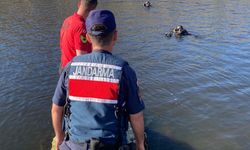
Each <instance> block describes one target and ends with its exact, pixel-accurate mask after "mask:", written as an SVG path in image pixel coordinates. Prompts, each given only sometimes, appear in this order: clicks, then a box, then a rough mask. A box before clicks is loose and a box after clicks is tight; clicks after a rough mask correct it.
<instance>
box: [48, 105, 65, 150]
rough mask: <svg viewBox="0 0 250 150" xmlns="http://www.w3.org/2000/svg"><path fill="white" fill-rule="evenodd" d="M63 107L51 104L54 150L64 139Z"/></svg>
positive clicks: (57, 148)
mask: <svg viewBox="0 0 250 150" xmlns="http://www.w3.org/2000/svg"><path fill="white" fill-rule="evenodd" d="M63 110H64V107H62V106H58V105H56V104H52V108H51V116H52V124H53V128H54V132H55V135H56V150H59V145H60V144H62V142H63V139H64V136H65V135H64V132H63V130H62V121H63Z"/></svg>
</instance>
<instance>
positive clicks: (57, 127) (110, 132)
mask: <svg viewBox="0 0 250 150" xmlns="http://www.w3.org/2000/svg"><path fill="white" fill-rule="evenodd" d="M86 27H87V39H88V40H89V41H90V42H91V43H92V48H93V52H92V53H90V54H86V55H82V56H77V57H75V58H73V60H72V62H70V63H69V64H68V65H67V66H66V67H65V69H64V71H63V72H62V74H61V76H60V79H59V81H58V85H57V88H56V90H55V94H54V96H53V100H52V101H53V104H52V110H51V113H52V122H53V127H54V131H55V134H56V146H57V148H60V149H61V150H66V149H73V150H78V149H81V150H82V149H84V150H88V149H107V150H117V149H118V147H121V146H123V145H126V144H127V135H126V131H127V128H128V120H130V123H131V126H132V129H133V132H134V135H135V140H136V148H137V150H144V117H143V109H144V103H143V101H142V100H141V99H140V97H139V95H138V92H139V87H138V86H137V78H136V74H135V72H134V71H133V69H132V68H131V67H130V66H129V64H128V63H127V62H126V61H124V60H123V59H121V58H118V57H116V56H114V55H112V53H111V52H112V49H113V47H114V45H115V43H116V41H117V31H116V23H115V18H114V15H113V13H112V12H111V11H108V10H93V11H91V12H90V14H89V16H88V18H87V20H86ZM66 98H67V101H66V100H65V99H66ZM66 103H67V106H68V109H67V111H66V116H67V121H66V134H65V133H64V132H63V130H62V127H61V126H62V119H63V113H64V106H65V104H66Z"/></svg>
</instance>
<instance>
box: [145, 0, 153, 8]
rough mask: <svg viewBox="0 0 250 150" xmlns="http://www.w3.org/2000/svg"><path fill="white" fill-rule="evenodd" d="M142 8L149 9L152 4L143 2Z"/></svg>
mask: <svg viewBox="0 0 250 150" xmlns="http://www.w3.org/2000/svg"><path fill="white" fill-rule="evenodd" d="M143 6H144V7H151V6H152V4H151V3H150V1H146V2H144V4H143Z"/></svg>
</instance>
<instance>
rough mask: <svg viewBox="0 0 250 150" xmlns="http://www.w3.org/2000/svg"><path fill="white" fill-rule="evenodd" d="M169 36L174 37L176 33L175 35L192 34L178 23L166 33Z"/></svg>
mask: <svg viewBox="0 0 250 150" xmlns="http://www.w3.org/2000/svg"><path fill="white" fill-rule="evenodd" d="M165 35H166V36H167V37H172V36H173V35H175V37H182V36H186V35H191V34H190V33H189V32H188V31H187V30H186V29H184V28H183V26H182V25H178V26H176V27H175V28H173V29H172V30H171V31H170V32H168V33H165Z"/></svg>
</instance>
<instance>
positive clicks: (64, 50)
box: [59, 0, 97, 73]
mask: <svg viewBox="0 0 250 150" xmlns="http://www.w3.org/2000/svg"><path fill="white" fill-rule="evenodd" d="M96 6H97V0H79V2H78V10H77V12H75V13H74V14H73V15H72V16H69V17H68V18H66V19H65V20H64V22H63V24H62V27H61V31H60V48H61V65H60V69H59V73H60V72H61V71H62V70H63V68H64V67H65V66H66V65H67V63H68V62H70V61H71V60H72V58H73V57H75V56H78V55H83V54H86V53H90V52H91V51H92V49H91V44H90V43H89V42H88V41H87V39H86V27H85V20H86V18H87V16H88V14H89V12H90V11H91V10H93V9H95V8H96Z"/></svg>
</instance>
